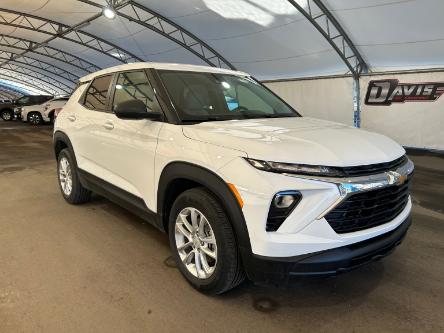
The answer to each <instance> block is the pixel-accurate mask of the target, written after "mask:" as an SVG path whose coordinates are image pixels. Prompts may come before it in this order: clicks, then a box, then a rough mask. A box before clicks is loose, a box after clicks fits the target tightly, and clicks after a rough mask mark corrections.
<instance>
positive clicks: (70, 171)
mask: <svg viewBox="0 0 444 333" xmlns="http://www.w3.org/2000/svg"><path fill="white" fill-rule="evenodd" d="M57 175H58V179H59V186H60V190H61V192H62V195H63V197H64V198H65V200H66V201H68V202H69V203H71V204H81V203H85V202H88V201H89V200H90V199H91V191H89V190H88V189H86V188H84V187H83V186H82V184H81V183H80V180H79V176H78V173H77V167H76V165H75V164H74V159H73V157H72V155H71V152H70V150H69V149H68V148H65V149H63V150H62V151H61V152H60V154H59V157H58V159H57Z"/></svg>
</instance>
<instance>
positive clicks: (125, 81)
mask: <svg viewBox="0 0 444 333" xmlns="http://www.w3.org/2000/svg"><path fill="white" fill-rule="evenodd" d="M154 98H155V97H154V91H153V88H152V87H151V85H150V83H149V81H148V78H147V77H146V74H145V72H144V71H137V72H126V73H120V74H119V77H118V78H117V82H116V89H115V91H114V101H113V108H115V107H116V106H117V105H118V104H120V103H122V102H125V101H129V100H133V99H138V100H140V101H142V102H143V103H144V104H145V105H146V109H147V111H148V112H151V111H153V106H154V100H155V99H154Z"/></svg>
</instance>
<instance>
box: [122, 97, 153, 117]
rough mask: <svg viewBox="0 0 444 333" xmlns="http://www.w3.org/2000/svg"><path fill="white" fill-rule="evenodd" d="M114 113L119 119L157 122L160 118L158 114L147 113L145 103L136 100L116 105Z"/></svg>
mask: <svg viewBox="0 0 444 333" xmlns="http://www.w3.org/2000/svg"><path fill="white" fill-rule="evenodd" d="M114 113H115V114H116V116H117V117H118V118H121V119H152V120H158V119H160V118H161V113H160V112H148V111H147V110H146V106H145V103H143V102H142V101H140V100H138V99H132V100H129V101H125V102H122V103H120V104H117V106H116V108H115V109H114Z"/></svg>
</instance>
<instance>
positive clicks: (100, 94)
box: [84, 75, 112, 111]
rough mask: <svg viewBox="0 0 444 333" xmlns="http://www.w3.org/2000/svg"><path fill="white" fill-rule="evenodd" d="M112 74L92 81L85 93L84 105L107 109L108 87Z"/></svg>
mask: <svg viewBox="0 0 444 333" xmlns="http://www.w3.org/2000/svg"><path fill="white" fill-rule="evenodd" d="M111 79H112V75H106V76H101V77H98V78H96V79H94V81H93V82H92V83H91V85H90V86H89V88H88V91H87V92H86V95H85V103H84V105H85V106H86V107H87V108H88V109H93V110H98V111H105V110H106V102H107V97H108V89H109V86H110V83H111Z"/></svg>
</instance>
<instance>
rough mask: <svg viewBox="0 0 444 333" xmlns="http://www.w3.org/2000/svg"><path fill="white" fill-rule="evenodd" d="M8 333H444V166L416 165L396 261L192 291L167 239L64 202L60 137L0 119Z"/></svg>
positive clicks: (121, 218) (115, 214)
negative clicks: (286, 281) (54, 139)
mask: <svg viewBox="0 0 444 333" xmlns="http://www.w3.org/2000/svg"><path fill="white" fill-rule="evenodd" d="M0 147H1V150H0V195H1V200H0V211H1V214H0V332H2V333H7V332H14V333H15V332H172V331H179V330H180V331H183V332H186V331H191V330H193V331H195V330H198V331H201V332H218V331H221V332H248V331H254V332H274V331H289V332H295V331H309V330H310V331H347V332H351V331H362V332H370V331H371V332H376V331H379V332H388V331H421V332H422V331H433V332H438V331H443V330H444V278H443V277H444V245H443V244H444V241H443V239H444V212H443V203H444V200H443V199H444V171H443V170H444V169H443V166H444V159H442V158H438V157H428V156H413V159H414V160H415V162H416V164H417V169H416V175H415V180H414V186H413V198H414V202H415V204H414V210H413V218H414V224H413V226H412V228H411V230H410V231H409V233H408V236H407V238H406V240H405V242H404V243H403V244H402V245H401V246H400V247H399V248H398V249H397V250H396V251H395V252H394V253H393V254H392V255H391V256H389V257H388V258H385V260H383V261H379V262H376V263H374V264H372V265H369V266H366V267H363V268H362V269H359V270H356V271H353V272H351V273H348V274H344V275H341V276H338V277H335V278H329V279H321V280H311V281H305V282H301V283H300V284H298V285H296V286H294V287H292V288H289V289H276V288H264V287H257V286H254V285H253V284H252V283H249V282H246V283H244V284H243V285H242V286H240V287H239V288H237V289H235V290H234V291H232V292H230V293H227V294H225V295H223V296H220V297H207V296H204V295H201V294H199V293H198V292H196V291H194V290H193V289H192V288H191V287H189V286H188V284H187V283H186V282H185V280H184V279H183V278H182V277H181V276H180V274H179V271H178V270H177V269H176V268H174V264H172V260H171V259H170V251H169V247H168V242H167V237H166V236H165V235H163V234H162V233H160V232H159V231H157V230H155V229H154V228H153V227H151V226H150V225H148V224H146V223H144V222H143V221H142V220H140V219H139V218H137V217H135V216H133V215H132V214H130V213H128V212H126V211H125V210H123V209H121V208H120V207H118V206H116V205H114V204H112V203H110V202H108V201H107V200H105V199H102V198H99V197H95V198H94V200H93V201H92V202H91V203H89V204H86V205H83V206H71V205H68V204H67V203H65V202H64V200H63V198H62V196H61V195H60V193H59V189H58V186H57V181H56V176H55V161H54V159H53V153H52V147H51V129H50V128H49V127H48V126H43V127H39V128H35V127H32V126H29V125H27V124H21V123H18V122H9V123H5V122H1V121H0Z"/></svg>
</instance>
